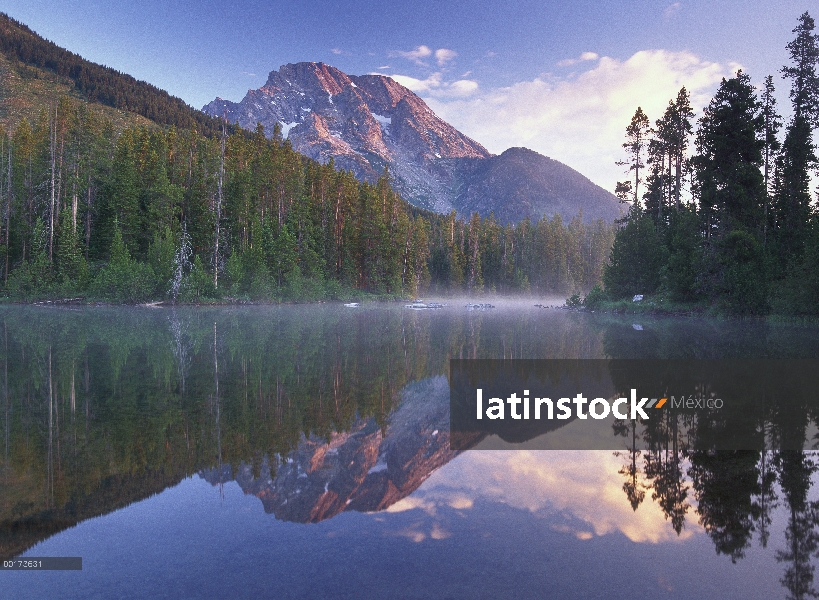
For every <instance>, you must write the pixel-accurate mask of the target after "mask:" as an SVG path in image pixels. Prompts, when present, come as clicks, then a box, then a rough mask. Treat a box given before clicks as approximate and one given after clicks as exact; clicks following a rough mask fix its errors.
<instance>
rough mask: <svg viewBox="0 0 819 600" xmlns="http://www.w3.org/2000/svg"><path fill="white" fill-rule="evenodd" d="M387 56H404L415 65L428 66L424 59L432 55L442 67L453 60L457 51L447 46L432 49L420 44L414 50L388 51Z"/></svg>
mask: <svg viewBox="0 0 819 600" xmlns="http://www.w3.org/2000/svg"><path fill="white" fill-rule="evenodd" d="M388 56H390V57H393V58H396V57H398V58H406V59H407V60H410V61H412V62H414V63H415V64H416V65H419V66H422V67H428V66H429V63H428V62H427V61H426V60H425V59H429V58H433V57H434V58H435V61H436V62H437V63H438V66H439V67H444V66H446V65H447V64H449V63H450V62H452V61H453V60H455V57H456V56H458V53H457V52H455V50H451V49H449V48H438V49H437V50H435V51H433V50H432V48H430V47H429V46H425V45H421V46H418V47H417V48H415V49H414V50H394V51H392V52H390V53H389V54H388Z"/></svg>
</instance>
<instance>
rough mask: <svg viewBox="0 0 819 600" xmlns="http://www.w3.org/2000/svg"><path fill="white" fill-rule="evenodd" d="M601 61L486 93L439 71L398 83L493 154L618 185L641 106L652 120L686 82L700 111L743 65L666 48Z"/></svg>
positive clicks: (661, 111)
mask: <svg viewBox="0 0 819 600" xmlns="http://www.w3.org/2000/svg"><path fill="white" fill-rule="evenodd" d="M591 54H593V53H586V55H591ZM582 56H583V55H581V57H582ZM588 60H592V59H591V58H589V59H588ZM597 60H598V62H597V64H595V65H593V66H592V68H590V69H588V70H586V71H584V72H582V73H580V74H578V75H576V76H574V77H551V76H542V77H539V78H536V79H534V80H531V81H521V82H518V83H515V84H514V85H512V86H509V87H505V88H498V89H487V90H481V89H479V88H478V85H477V83H476V82H471V83H467V84H461V83H459V82H452V83H446V82H445V80H444V79H443V77H441V74H440V73H439V74H436V76H433V77H430V78H428V79H426V80H410V79H411V78H406V79H404V80H400V79H399V81H401V83H403V84H404V85H406V86H407V87H409V88H410V89H412V90H413V91H415V92H416V93H418V94H419V95H421V96H422V97H424V98H425V99H426V100H427V103H428V104H429V105H430V107H431V108H432V109H433V110H434V111H435V112H436V113H437V114H438V115H439V116H440V117H441V118H443V119H444V120H446V121H448V122H449V123H452V124H453V125H454V126H455V127H457V128H458V129H460V130H461V131H463V132H464V133H465V134H466V135H468V136H470V137H472V138H473V139H475V140H477V141H479V142H480V143H481V144H483V145H484V146H486V148H487V149H489V150H490V151H491V152H495V153H500V152H503V151H504V150H506V149H507V148H509V147H512V146H526V147H528V148H531V149H532V150H536V151H537V152H541V153H542V154H545V155H547V156H550V157H551V158H554V159H556V160H560V161H561V162H564V163H566V164H568V165H570V166H571V167H573V168H575V169H577V170H578V171H580V172H581V173H583V174H584V175H586V176H587V177H589V178H590V179H591V180H592V181H594V182H595V183H597V184H598V185H601V186H603V187H605V188H606V189H609V190H613V189H614V184H615V182H616V181H618V180H620V179H622V178H623V177H624V175H623V173H622V167H618V166H617V165H615V162H616V161H618V160H621V159H623V155H622V147H621V144H622V143H623V136H624V132H625V129H626V126H627V125H628V123H629V121H630V120H631V117H632V115H633V114H634V111H635V110H636V109H637V107H638V106H641V107H642V108H643V110H644V111H645V113H646V114H647V115H648V116H649V118H650V119H651V120H652V122H653V121H654V120H656V119H658V118H659V117H660V116H662V113H663V111H664V110H665V107H666V106H667V104H668V101H669V99H671V98H673V97H675V96H676V95H677V92H678V91H679V89H680V88H681V87H682V86H685V87H686V88H687V89H688V91H689V92H691V94H692V104H693V106H694V107H695V108H696V109H701V108H702V107H703V106H705V105H706V104H707V103H708V102H709V100H710V98H711V95H712V94H713V92H714V91H715V90H716V87H717V85H718V84H719V82H720V80H721V78H722V77H726V76H727V77H729V76H731V74H732V73H733V72H734V71H735V70H736V68H737V67H738V65H735V64H729V65H723V64H719V63H714V62H709V61H705V60H703V59H701V58H700V57H698V56H696V55H694V54H692V53H690V52H670V51H667V50H644V51H640V52H637V53H635V54H634V55H633V56H631V57H630V58H628V59H627V60H618V59H615V58H609V57H605V56H604V57H600V58H598V59H597ZM396 79H398V77H396ZM464 81H468V80H464Z"/></svg>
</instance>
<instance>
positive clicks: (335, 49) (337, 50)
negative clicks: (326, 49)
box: [330, 48, 342, 54]
mask: <svg viewBox="0 0 819 600" xmlns="http://www.w3.org/2000/svg"><path fill="white" fill-rule="evenodd" d="M330 52H332V53H333V54H341V52H342V50H341V48H332V49H331V50H330Z"/></svg>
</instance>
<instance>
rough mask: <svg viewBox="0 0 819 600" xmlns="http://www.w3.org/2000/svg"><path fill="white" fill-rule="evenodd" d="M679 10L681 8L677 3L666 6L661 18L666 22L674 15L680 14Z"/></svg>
mask: <svg viewBox="0 0 819 600" xmlns="http://www.w3.org/2000/svg"><path fill="white" fill-rule="evenodd" d="M680 8H681V6H680V3H679V2H675V3H674V4H671V5H669V6H667V7H666V9H665V10H664V11H663V18H664V19H665V20H666V21H667V20H669V19H670V18H672V17H673V16H674V15H676V14H677V13H678V12H680Z"/></svg>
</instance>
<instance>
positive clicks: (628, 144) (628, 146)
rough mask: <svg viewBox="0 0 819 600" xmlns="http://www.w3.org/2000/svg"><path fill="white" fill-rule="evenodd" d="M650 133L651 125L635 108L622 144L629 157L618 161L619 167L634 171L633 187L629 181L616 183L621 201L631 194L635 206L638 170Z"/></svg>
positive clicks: (642, 165)
mask: <svg viewBox="0 0 819 600" xmlns="http://www.w3.org/2000/svg"><path fill="white" fill-rule="evenodd" d="M650 132H651V124H650V122H649V120H648V117H647V116H646V114H645V113H644V112H643V109H642V108H641V107H639V106H638V107H637V110H636V111H635V112H634V116H633V117H631V123H629V126H628V127H626V141H625V142H624V143H623V148H625V150H626V152H627V153H628V155H629V158H628V160H624V161H618V162H617V164H618V165H620V166H627V167H628V169H627V172H628V171H634V185H633V186H632V185H631V182H630V181H623V182H618V183H617V190H616V193H617V196H618V197H619V198H620V200H621V201H625V199H626V197H627V196H628V194H629V193H632V194H633V202H634V203H635V204H636V203H637V201H638V199H639V198H640V182H641V181H642V178H641V177H640V169H642V168H643V167H644V166H645V164H644V163H643V152H644V151H645V149H646V146H647V144H648V136H649V134H650Z"/></svg>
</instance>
